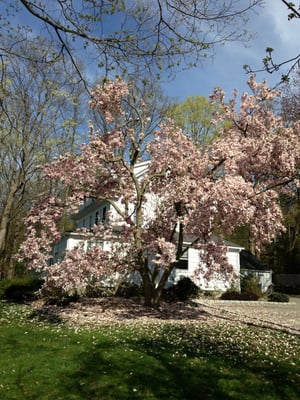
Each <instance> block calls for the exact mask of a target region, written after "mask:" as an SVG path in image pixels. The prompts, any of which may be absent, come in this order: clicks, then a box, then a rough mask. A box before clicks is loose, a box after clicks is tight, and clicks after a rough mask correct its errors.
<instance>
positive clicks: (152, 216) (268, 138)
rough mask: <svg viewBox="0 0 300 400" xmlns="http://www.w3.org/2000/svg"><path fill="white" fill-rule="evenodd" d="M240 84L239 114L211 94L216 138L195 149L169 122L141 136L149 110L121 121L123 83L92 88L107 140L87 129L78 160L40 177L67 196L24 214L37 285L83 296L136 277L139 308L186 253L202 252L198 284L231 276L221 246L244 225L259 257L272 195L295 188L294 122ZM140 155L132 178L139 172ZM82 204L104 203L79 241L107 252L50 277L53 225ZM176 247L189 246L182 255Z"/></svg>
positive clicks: (274, 203)
mask: <svg viewBox="0 0 300 400" xmlns="http://www.w3.org/2000/svg"><path fill="white" fill-rule="evenodd" d="M249 85H250V87H251V88H252V90H253V93H254V94H252V95H250V94H247V93H244V94H243V95H242V96H241V100H240V104H238V99H237V95H236V96H235V97H234V98H233V99H232V100H230V101H229V102H225V100H224V92H223V91H222V90H221V89H220V88H217V89H216V90H215V92H214V94H213V95H212V97H211V102H212V105H213V106H215V105H217V107H216V111H215V113H214V119H213V123H214V124H215V125H216V126H218V127H220V130H219V134H218V136H217V138H216V139H215V140H214V141H212V143H210V144H209V146H207V147H205V148H199V146H197V145H196V144H195V143H194V142H193V140H191V139H190V138H189V137H188V136H187V135H185V134H184V133H183V132H182V130H181V129H180V128H179V127H176V126H174V124H172V123H171V122H170V121H169V122H165V123H163V124H161V125H160V126H159V127H158V128H157V129H156V131H155V132H153V133H152V134H151V135H150V136H147V135H145V132H146V128H147V124H148V123H149V116H148V109H147V104H146V103H145V102H144V101H142V100H141V101H140V102H139V103H138V104H136V103H134V107H133V112H131V113H130V112H128V107H129V106H130V104H132V103H131V98H130V96H129V90H128V86H127V85H126V83H125V82H124V81H122V80H121V79H118V80H116V81H112V82H111V81H106V82H104V84H103V85H98V86H97V87H96V88H95V89H94V90H93V91H92V99H91V101H90V106H91V107H92V108H93V109H97V110H98V112H100V113H101V114H102V115H103V117H104V118H105V120H106V124H107V127H108V129H107V130H106V131H105V132H101V131H97V130H95V129H94V126H93V125H91V126H90V141H89V143H86V144H84V145H83V147H82V151H81V153H80V154H78V155H74V154H71V155H68V154H67V155H65V156H63V157H59V158H57V159H55V160H54V161H53V162H51V163H50V164H49V165H47V166H46V167H45V169H44V176H45V179H47V180H49V181H50V182H55V181H57V180H59V181H60V183H61V184H62V185H64V186H66V187H67V188H68V194H69V195H68V196H67V197H66V198H64V199H61V198H59V197H56V196H52V195H50V196H49V194H47V195H46V196H45V197H41V199H40V201H38V202H37V203H36V204H35V206H34V207H33V208H32V210H31V212H30V214H29V216H28V219H27V233H26V241H25V242H24V244H23V245H22V248H21V257H22V258H23V259H25V260H27V263H28V266H29V268H34V269H38V270H44V271H46V272H47V280H46V286H47V285H48V287H53V286H57V285H58V286H60V287H61V288H63V289H64V290H71V289H76V287H78V286H79V287H82V285H83V286H84V285H85V283H87V282H88V281H89V279H91V277H99V276H101V275H102V276H103V275H106V276H107V275H109V274H111V273H113V272H115V271H118V272H119V273H121V274H123V273H132V272H135V273H137V274H138V275H139V276H140V277H141V280H142V283H143V288H144V294H145V299H146V303H147V304H148V305H157V304H158V302H159V298H160V295H161V292H162V289H163V287H164V285H165V283H166V281H167V279H168V277H169V275H170V273H171V272H172V270H173V269H174V268H175V265H176V261H178V260H179V259H180V258H181V257H182V256H183V254H184V253H185V252H186V251H187V249H188V248H189V247H194V248H197V249H198V250H200V251H201V252H200V253H199V254H202V262H203V263H204V264H202V263H201V265H205V268H206V269H205V270H206V277H207V279H209V278H211V277H212V276H216V274H217V276H220V275H221V276H228V274H229V275H230V273H231V272H232V269H231V266H230V265H229V264H228V262H227V259H226V256H225V253H226V248H225V245H224V241H223V239H224V237H225V235H228V234H231V233H232V232H233V230H234V229H235V228H236V227H238V226H241V225H244V224H249V225H250V226H251V228H252V235H253V238H254V239H255V244H256V247H257V248H260V247H261V246H263V245H264V244H265V243H267V242H269V241H270V240H272V238H274V237H275V235H276V233H277V232H278V231H280V230H281V229H283V230H284V226H283V219H282V213H281V208H280V204H279V194H280V190H281V189H282V188H285V189H287V187H288V184H289V183H290V182H292V181H293V182H294V184H295V185H297V184H298V178H299V162H300V159H299V154H300V152H299V150H300V149H299V143H300V141H299V134H300V125H299V122H298V121H297V122H296V123H294V124H293V125H292V126H290V127H286V126H284V124H283V122H282V120H281V119H280V118H277V117H276V116H275V115H274V113H273V111H272V108H271V107H270V105H269V103H270V102H272V101H273V100H274V98H276V97H277V96H278V95H279V93H277V92H276V91H274V90H270V89H269V88H268V87H267V85H266V84H259V83H257V82H255V80H254V78H253V77H252V78H251V79H250V81H249ZM125 105H126V107H125ZM124 107H125V108H124ZM125 110H126V111H125ZM224 120H225V121H231V123H230V124H223V121H224ZM145 154H147V160H148V161H147V168H146V169H145V171H144V174H143V175H142V176H141V175H139V174H138V173H137V167H138V165H139V163H140V162H141V161H142V160H143V158H141V157H144V156H145ZM85 197H90V198H93V199H95V200H98V201H105V202H107V203H108V204H110V208H111V210H113V213H112V214H111V215H112V217H111V218H112V219H111V220H110V223H109V224H107V223H104V224H100V225H97V226H94V227H92V229H91V230H85V229H81V230H80V231H79V232H80V233H81V234H82V235H86V238H87V239H88V240H98V239H99V238H102V240H103V238H105V240H109V241H110V242H111V243H112V247H111V249H110V250H109V251H107V250H105V251H104V250H103V249H102V248H101V247H99V246H95V247H92V248H90V249H89V250H88V251H84V250H83V248H80V247H79V248H75V249H73V250H71V251H68V252H67V254H66V257H65V258H64V259H63V260H62V261H61V262H58V263H56V264H55V265H52V266H51V268H49V267H48V264H47V259H48V257H49V251H50V249H51V243H53V242H57V241H58V240H59V239H60V237H61V231H60V230H59V227H58V226H59V224H58V222H59V221H60V219H61V217H62V215H63V214H64V212H65V210H66V209H67V210H69V212H75V211H76V210H77V209H78V207H79V205H80V204H81V202H82V201H83V199H84V198H85ZM113 216H114V217H113ZM116 226H118V227H119V228H118V229H117V230H116V229H115V227H116ZM216 233H217V234H218V241H217V242H216V241H215V239H214V234H216ZM186 236H189V237H190V238H192V239H191V241H190V243H189V244H186V241H185V240H184V239H185V237H186ZM149 255H151V256H152V261H151V262H150V261H149ZM201 265H199V269H200V268H201Z"/></svg>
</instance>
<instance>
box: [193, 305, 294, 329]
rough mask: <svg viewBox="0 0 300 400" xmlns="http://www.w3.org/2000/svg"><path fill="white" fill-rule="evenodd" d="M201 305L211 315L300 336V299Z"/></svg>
mask: <svg viewBox="0 0 300 400" xmlns="http://www.w3.org/2000/svg"><path fill="white" fill-rule="evenodd" d="M198 303H199V304H201V306H202V307H203V308H204V310H206V311H207V312H209V313H210V314H213V315H216V316H219V317H222V316H223V318H230V319H233V320H234V319H236V320H240V319H242V320H243V321H245V322H247V323H249V324H254V325H264V326H270V327H274V328H276V329H282V330H285V331H288V332H291V333H295V334H298V335H300V297H290V301H289V303H273V302H267V301H228V300H202V299H200V300H199V301H198Z"/></svg>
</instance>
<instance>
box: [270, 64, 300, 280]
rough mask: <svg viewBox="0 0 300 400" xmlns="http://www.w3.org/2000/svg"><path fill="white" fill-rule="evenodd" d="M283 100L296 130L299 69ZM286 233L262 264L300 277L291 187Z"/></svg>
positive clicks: (296, 196) (298, 202) (298, 223)
mask: <svg viewBox="0 0 300 400" xmlns="http://www.w3.org/2000/svg"><path fill="white" fill-rule="evenodd" d="M281 93H282V95H281V98H280V102H279V104H278V105H277V108H278V113H279V114H280V115H281V117H282V119H283V121H284V124H285V126H287V127H289V126H293V124H294V123H296V122H297V121H299V117H300V79H299V69H296V70H294V71H293V72H292V73H291V75H290V79H289V81H288V82H285V83H284V84H283V85H281ZM280 202H281V207H282V212H283V215H284V225H285V227H286V232H284V233H281V234H280V235H278V236H277V237H276V239H275V240H274V241H273V242H272V243H271V244H270V245H268V246H267V247H266V249H265V250H264V252H263V253H262V260H263V261H264V262H265V264H266V265H268V266H269V268H272V269H273V271H274V272H275V273H276V272H278V273H299V271H300V270H299V265H300V264H299V261H300V237H299V233H300V192H299V188H298V187H297V186H296V185H293V184H291V185H290V187H289V191H288V192H286V193H285V194H284V195H282V196H281V199H280Z"/></svg>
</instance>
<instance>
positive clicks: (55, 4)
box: [2, 0, 263, 80]
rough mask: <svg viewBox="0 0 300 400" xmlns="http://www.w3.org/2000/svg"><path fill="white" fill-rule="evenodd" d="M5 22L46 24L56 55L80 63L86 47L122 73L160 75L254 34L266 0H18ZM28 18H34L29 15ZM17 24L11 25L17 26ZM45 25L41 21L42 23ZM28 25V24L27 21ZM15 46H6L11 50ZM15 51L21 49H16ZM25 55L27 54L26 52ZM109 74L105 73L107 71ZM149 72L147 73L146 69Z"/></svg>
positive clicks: (92, 59)
mask: <svg viewBox="0 0 300 400" xmlns="http://www.w3.org/2000/svg"><path fill="white" fill-rule="evenodd" d="M2 3H3V5H5V4H6V15H8V18H5V17H4V15H2V26H3V27H4V29H7V25H8V23H12V21H14V22H15V21H16V20H17V21H18V18H20V17H19V15H20V14H19V13H20V12H22V13H23V14H22V18H23V15H24V16H25V20H27V21H28V26H29V28H32V29H34V30H36V29H39V28H38V27H39V26H41V27H42V28H44V32H46V33H47V35H50V36H51V40H53V42H55V43H56V44H57V48H56V50H55V52H54V53H52V57H53V58H57V57H65V58H66V57H67V58H69V59H71V61H72V63H73V65H74V66H75V69H76V71H77V74H78V76H79V77H80V78H81V79H83V80H84V77H83V76H82V74H81V69H80V66H79V65H78V64H77V62H76V56H78V52H77V51H82V50H84V51H86V54H87V56H86V57H87V58H88V59H89V62H94V64H95V65H97V64H98V65H99V66H100V67H101V68H103V69H104V73H105V72H107V71H109V70H117V73H119V74H121V73H123V72H124V70H126V71H130V70H131V69H132V67H135V66H136V65H140V66H143V67H144V68H145V70H147V71H148V72H149V71H150V72H154V73H160V71H161V69H162V68H163V69H164V72H165V71H166V70H168V69H172V70H174V68H175V67H177V66H181V67H190V66H192V65H198V64H199V62H201V61H202V60H203V59H204V57H206V56H207V55H208V54H211V53H212V52H213V49H214V46H215V45H219V44H223V43H225V42H230V41H236V40H248V39H249V38H250V37H251V35H249V33H248V32H247V31H246V30H245V29H244V28H245V24H246V23H247V20H248V18H249V15H251V12H252V11H255V10H256V9H257V7H258V6H260V5H262V4H263V1H262V0H248V1H246V2H243V1H239V0H231V1H230V2H227V3H226V4H225V3H222V2H219V1H216V0H214V1H211V0H210V1H207V0H201V1H188V2H183V1H181V0H155V1H140V0H134V1H123V0H122V1H120V0H117V1H116V0H101V1H94V0H92V1H91V0H81V1H77V2H72V1H70V0H68V1H65V0H55V1H51V2H49V1H48V0H15V2H14V3H12V2H11V1H9V2H7V1H6V0H2ZM26 16H28V18H26ZM14 22H13V23H12V25H10V26H9V27H8V28H9V30H11V29H12V26H15V25H17V24H16V23H14ZM39 24H40V25H39ZM23 27H24V25H23ZM11 50H12V49H11V48H5V49H2V51H8V52H10V51H11ZM13 51H14V52H15V50H14V49H13ZM20 56H23V55H21V54H20ZM102 72H103V71H102ZM144 72H145V71H144Z"/></svg>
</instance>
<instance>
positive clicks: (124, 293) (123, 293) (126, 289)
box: [116, 282, 142, 299]
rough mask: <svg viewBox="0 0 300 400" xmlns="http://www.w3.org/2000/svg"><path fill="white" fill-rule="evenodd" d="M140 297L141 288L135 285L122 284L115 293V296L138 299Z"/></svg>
mask: <svg viewBox="0 0 300 400" xmlns="http://www.w3.org/2000/svg"><path fill="white" fill-rule="evenodd" d="M141 295H142V288H141V286H140V285H137V284H136V283H130V282H123V283H122V284H121V285H120V286H119V287H118V289H117V291H116V296H120V297H125V298H126V299H129V298H130V297H140V296H141Z"/></svg>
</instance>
